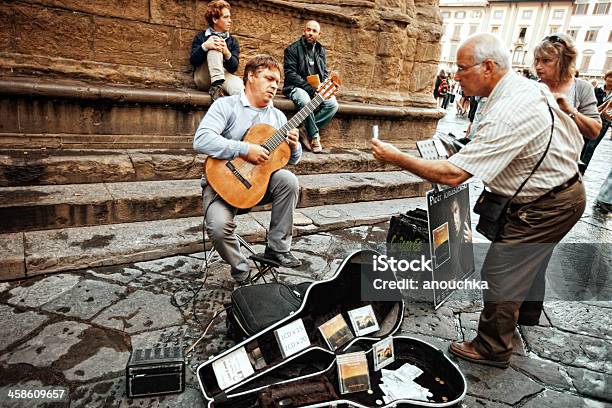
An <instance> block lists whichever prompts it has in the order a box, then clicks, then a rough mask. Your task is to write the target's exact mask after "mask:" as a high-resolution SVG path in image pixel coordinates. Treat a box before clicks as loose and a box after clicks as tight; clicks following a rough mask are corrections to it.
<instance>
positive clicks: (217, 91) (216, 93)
mask: <svg viewBox="0 0 612 408" xmlns="http://www.w3.org/2000/svg"><path fill="white" fill-rule="evenodd" d="M208 94H209V95H210V99H212V101H213V102H214V101H216V100H217V99H219V98H223V97H224V96H227V94H226V93H225V91H224V90H223V88H222V84H219V85H213V86H211V87H210V89H209V90H208Z"/></svg>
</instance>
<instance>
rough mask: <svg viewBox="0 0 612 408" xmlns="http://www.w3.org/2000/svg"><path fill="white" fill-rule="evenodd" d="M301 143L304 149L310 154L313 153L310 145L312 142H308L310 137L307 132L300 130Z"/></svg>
mask: <svg viewBox="0 0 612 408" xmlns="http://www.w3.org/2000/svg"><path fill="white" fill-rule="evenodd" d="M300 142H302V144H303V145H304V148H305V149H306V150H308V151H309V152H311V151H312V146H311V145H310V140H308V136H306V132H304V131H303V130H302V129H300Z"/></svg>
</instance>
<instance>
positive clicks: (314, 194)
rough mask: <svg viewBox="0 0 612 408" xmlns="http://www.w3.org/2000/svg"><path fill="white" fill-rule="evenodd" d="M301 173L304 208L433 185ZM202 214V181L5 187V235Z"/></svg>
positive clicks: (0, 225)
mask: <svg viewBox="0 0 612 408" xmlns="http://www.w3.org/2000/svg"><path fill="white" fill-rule="evenodd" d="M298 177H299V179H300V186H301V192H300V200H299V204H298V206H299V207H314V206H320V205H325V204H334V205H336V204H345V203H354V202H361V201H374V200H377V201H378V200H388V199H395V198H406V197H416V196H423V195H424V194H425V191H427V189H429V186H430V185H429V184H428V183H426V182H424V181H423V180H421V179H420V178H418V177H415V176H413V175H412V174H410V173H407V172H403V171H381V172H355V173H332V174H305V175H299V176H298ZM262 209H263V208H256V209H255V210H256V211H257V210H262ZM201 214H202V200H201V188H200V184H199V180H197V179H190V180H162V181H135V182H119V183H114V182H106V183H95V184H66V185H42V186H17V187H1V188H0V233H9V232H22V231H33V230H48V229H57V228H73V227H83V226H93V225H104V224H119V223H129V222H139V221H152V220H163V219H175V218H185V217H194V216H199V215H201Z"/></svg>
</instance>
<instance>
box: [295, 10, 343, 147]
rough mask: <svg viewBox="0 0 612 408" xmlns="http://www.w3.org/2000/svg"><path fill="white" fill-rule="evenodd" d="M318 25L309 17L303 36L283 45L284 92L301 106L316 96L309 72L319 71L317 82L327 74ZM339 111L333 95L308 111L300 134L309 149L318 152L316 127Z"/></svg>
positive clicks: (319, 126) (315, 73)
mask: <svg viewBox="0 0 612 408" xmlns="http://www.w3.org/2000/svg"><path fill="white" fill-rule="evenodd" d="M320 36H321V26H320V25H319V23H317V22H316V21H313V20H311V21H308V22H307V23H306V25H305V26H304V34H303V35H302V37H301V38H300V39H299V40H297V41H296V42H294V43H293V44H291V45H290V46H288V47H287V48H286V49H285V61H284V67H285V86H284V88H283V93H284V94H285V95H286V96H287V97H289V98H290V99H291V100H292V101H293V103H294V104H295V105H296V106H297V107H298V108H302V107H303V106H304V105H306V104H307V103H308V102H310V100H311V99H312V98H313V97H314V96H315V94H316V93H317V90H316V88H315V87H313V86H312V85H311V84H310V83H309V82H308V81H307V78H308V77H309V76H314V75H318V77H319V79H320V82H324V81H325V80H326V79H327V77H328V76H329V71H328V70H327V65H326V56H325V47H323V45H321V43H320V42H319V41H318V40H319V37H320ZM337 111H338V102H337V101H336V98H335V97H334V96H332V97H331V98H329V99H327V100H325V101H323V103H322V104H321V108H320V110H319V111H318V112H316V113H313V114H311V115H309V116H308V117H307V118H306V121H305V122H304V127H305V128H306V133H307V135H306V137H304V135H300V138H301V139H302V143H303V144H304V146H305V147H306V149H308V150H312V151H313V152H315V153H319V152H321V151H322V150H323V148H322V146H321V138H320V136H319V129H320V128H322V127H323V126H325V125H326V124H328V123H329V122H330V121H331V120H332V118H333V117H334V114H335V113H336V112H337Z"/></svg>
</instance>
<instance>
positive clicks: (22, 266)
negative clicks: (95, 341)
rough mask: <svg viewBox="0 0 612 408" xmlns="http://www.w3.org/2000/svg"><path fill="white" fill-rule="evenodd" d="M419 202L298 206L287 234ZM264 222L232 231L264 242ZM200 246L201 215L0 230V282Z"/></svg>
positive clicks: (259, 218)
mask: <svg viewBox="0 0 612 408" xmlns="http://www.w3.org/2000/svg"><path fill="white" fill-rule="evenodd" d="M425 205H426V202H425V198H423V197H415V198H404V199H394V200H386V201H368V202H360V203H350V204H338V205H334V206H333V207H331V206H315V207H308V208H301V209H298V210H297V211H296V214H295V226H294V232H293V234H294V236H299V235H308V234H314V233H317V232H323V231H331V230H337V229H342V228H349V227H355V226H360V225H372V224H376V223H381V222H385V221H388V220H389V218H390V216H391V215H393V214H397V213H400V212H405V211H407V210H409V209H414V208H417V207H419V208H424V207H425ZM269 223H270V212H269V211H260V212H250V213H248V214H243V215H238V216H237V218H236V225H237V228H236V232H237V233H238V234H240V235H241V236H242V237H243V238H245V239H246V240H247V241H248V242H250V243H256V242H264V241H265V239H266V234H267V229H268V226H269ZM209 247H210V242H209V241H207V248H209ZM202 250H203V245H202V217H201V216H197V217H189V218H181V219H176V220H156V221H147V222H130V223H123V224H113V225H96V226H90V227H81V228H64V229H56V230H46V231H28V232H19V233H10V234H0V253H2V254H3V256H2V257H1V258H0V281H2V280H8V279H21V278H24V277H32V276H36V275H40V274H45V273H50V272H59V271H66V270H73V269H83V268H89V267H94V266H105V265H117V264H123V263H131V262H139V261H144V260H151V259H157V258H162V257H165V256H171V255H176V254H185V253H193V252H197V251H202Z"/></svg>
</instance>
